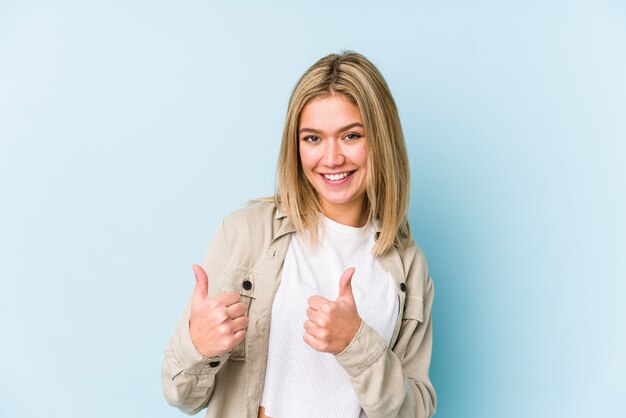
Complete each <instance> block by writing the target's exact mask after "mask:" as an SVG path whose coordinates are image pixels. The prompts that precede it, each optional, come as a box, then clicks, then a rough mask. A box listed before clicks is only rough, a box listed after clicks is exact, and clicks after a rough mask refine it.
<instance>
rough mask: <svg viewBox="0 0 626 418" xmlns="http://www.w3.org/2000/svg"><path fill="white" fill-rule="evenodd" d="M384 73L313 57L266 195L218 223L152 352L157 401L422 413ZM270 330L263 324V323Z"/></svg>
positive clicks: (402, 190)
mask: <svg viewBox="0 0 626 418" xmlns="http://www.w3.org/2000/svg"><path fill="white" fill-rule="evenodd" d="M408 197H409V168H408V160H407V154H406V147H405V144H404V138H403V135H402V130H401V126H400V121H399V117H398V113H397V110H396V107H395V103H394V101H393V98H392V96H391V93H390V92H389V88H388V87H387V85H386V83H385V81H384V79H383V77H382V76H381V74H380V73H379V72H378V70H377V69H376V68H375V67H374V65H373V64H372V63H371V62H369V61H368V60H367V59H366V58H365V57H363V56H362V55H360V54H357V53H354V52H347V53H343V54H340V55H337V54H332V55H329V56H326V57H324V58H322V59H320V60H319V61H318V62H317V63H315V64H314V65H313V66H312V67H311V68H309V70H307V71H306V73H305V74H304V75H303V76H302V78H301V79H300V80H299V82H298V84H297V85H296V87H295V89H294V91H293V94H292V96H291V100H290V102H289V108H288V112H287V118H286V123H285V128H284V133H283V138H282V145H281V150H280V156H279V163H278V190H277V193H276V196H275V197H274V198H272V199H265V200H262V201H257V202H256V203H254V204H252V205H251V206H249V207H247V208H245V209H241V210H239V211H237V212H235V213H233V214H231V215H229V216H228V217H226V218H225V219H224V220H223V222H222V224H221V226H220V228H219V230H218V232H217V233H216V235H215V237H214V238H213V241H212V243H211V245H210V247H209V249H208V251H207V255H206V257H205V259H204V261H203V263H202V267H200V266H198V265H194V266H193V269H194V273H195V275H196V288H195V290H194V293H193V296H192V298H191V301H190V302H189V304H188V305H187V307H186V309H185V310H184V311H183V313H182V315H181V317H180V320H179V322H178V325H177V328H176V331H175V333H174V336H173V337H172V339H171V341H170V343H169V344H168V347H167V349H166V352H165V358H164V360H163V367H162V383H163V390H164V394H165V397H166V399H167V401H168V402H169V403H170V404H171V405H173V406H176V407H178V408H180V409H181V410H183V411H185V412H187V413H196V412H198V411H200V410H201V409H203V408H205V407H206V408H207V413H206V416H207V417H274V418H283V417H309V416H311V417H313V416H315V417H322V416H324V417H329V416H336V417H359V416H368V417H396V416H402V417H427V416H432V415H433V414H434V411H435V405H436V399H435V392H434V390H433V387H432V385H431V383H430V380H429V377H428V369H429V365H430V355H431V345H432V327H431V315H430V313H431V307H432V301H433V284H432V281H431V278H430V276H429V274H428V270H427V266H426V260H425V257H424V254H423V253H422V251H421V250H420V249H419V248H418V247H417V246H416V245H415V243H414V242H413V241H412V240H411V237H410V233H409V225H408V222H407V210H408ZM270 318H271V320H270Z"/></svg>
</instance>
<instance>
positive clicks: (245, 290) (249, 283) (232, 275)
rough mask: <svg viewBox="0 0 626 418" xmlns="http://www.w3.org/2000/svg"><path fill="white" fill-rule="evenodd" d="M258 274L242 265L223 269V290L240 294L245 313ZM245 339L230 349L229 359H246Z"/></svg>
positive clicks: (250, 300)
mask: <svg viewBox="0 0 626 418" xmlns="http://www.w3.org/2000/svg"><path fill="white" fill-rule="evenodd" d="M258 276H259V274H258V273H257V272H255V271H254V270H252V269H249V268H247V267H244V266H235V267H230V268H227V269H226V270H225V271H224V278H223V280H222V289H221V290H222V291H223V292H237V293H239V295H240V296H241V298H240V300H241V302H242V303H243V304H245V305H246V307H247V309H246V315H248V314H249V312H250V304H251V303H252V301H253V300H254V291H255V287H256V284H257V277H258ZM246 340H247V337H246V338H244V339H243V341H242V342H241V343H239V345H238V346H237V347H235V348H233V350H232V351H231V355H230V360H233V361H245V360H246Z"/></svg>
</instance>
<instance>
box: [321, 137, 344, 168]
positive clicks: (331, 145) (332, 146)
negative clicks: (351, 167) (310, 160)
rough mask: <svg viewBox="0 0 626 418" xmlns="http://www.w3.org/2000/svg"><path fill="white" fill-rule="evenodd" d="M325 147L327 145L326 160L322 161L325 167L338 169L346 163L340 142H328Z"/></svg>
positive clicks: (325, 149)
mask: <svg viewBox="0 0 626 418" xmlns="http://www.w3.org/2000/svg"><path fill="white" fill-rule="evenodd" d="M324 145H325V148H324V158H323V159H322V161H323V163H324V165H325V166H327V167H338V166H340V165H342V164H343V163H344V162H345V161H346V158H345V156H344V155H343V150H342V149H341V144H339V141H336V140H330V141H326V143H325V144H324Z"/></svg>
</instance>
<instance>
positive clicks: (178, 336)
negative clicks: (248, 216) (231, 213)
mask: <svg viewBox="0 0 626 418" xmlns="http://www.w3.org/2000/svg"><path fill="white" fill-rule="evenodd" d="M228 248H229V246H228V240H227V237H226V232H225V231H224V223H223V222H222V225H221V226H220V228H219V230H218V231H217V233H216V234H215V236H214V237H213V241H212V242H211V244H210V246H209V249H208V251H207V253H206V256H205V258H204V261H203V263H202V267H203V268H204V269H205V271H206V272H207V276H208V278H209V294H212V293H216V292H218V291H219V285H218V284H217V283H215V280H213V281H212V279H215V278H217V277H219V276H220V274H221V273H222V272H223V270H224V267H225V263H226V260H227V254H228ZM190 310H191V300H190V301H189V302H188V303H187V306H186V307H185V308H184V309H183V311H182V313H181V315H180V318H179V320H178V323H177V324H176V329H175V331H174V335H173V336H172V338H171V339H170V341H169V343H168V345H167V348H166V349H165V355H164V358H163V362H162V365H161V385H162V387H163V395H164V396H165V399H166V400H167V403H168V404H170V405H171V406H175V407H177V408H178V409H180V410H181V411H183V412H185V413H187V414H190V415H192V414H196V413H197V412H199V411H200V410H202V409H203V408H205V407H206V406H207V404H208V402H209V399H210V397H211V394H212V393H213V388H214V384H215V376H216V374H217V373H218V372H219V370H220V369H221V368H222V366H223V365H224V363H225V362H226V361H227V360H228V358H229V356H230V353H226V354H223V355H221V356H219V357H210V358H209V357H204V356H202V355H201V354H200V353H199V352H198V350H196V348H195V346H194V345H193V342H192V341H191V336H190V335H189V313H190Z"/></svg>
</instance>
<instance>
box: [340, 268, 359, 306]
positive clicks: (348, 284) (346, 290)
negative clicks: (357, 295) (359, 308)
mask: <svg viewBox="0 0 626 418" xmlns="http://www.w3.org/2000/svg"><path fill="white" fill-rule="evenodd" d="M354 271H355V268H354V267H350V268H349V269H347V270H346V271H344V272H343V274H342V275H341V277H340V278H339V297H338V298H337V299H345V300H346V301H347V302H350V303H352V304H353V305H354V304H355V303H354V295H353V294H352V275H353V274H354Z"/></svg>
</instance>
